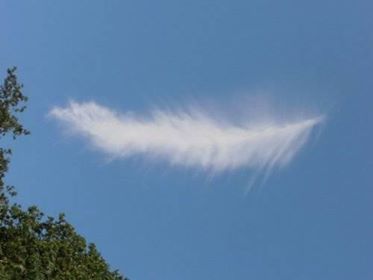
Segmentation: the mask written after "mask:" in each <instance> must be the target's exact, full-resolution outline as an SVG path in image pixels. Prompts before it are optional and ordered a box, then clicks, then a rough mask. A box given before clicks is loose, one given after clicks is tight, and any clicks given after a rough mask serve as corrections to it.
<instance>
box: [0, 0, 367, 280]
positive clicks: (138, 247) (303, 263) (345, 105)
mask: <svg viewBox="0 0 373 280" xmlns="http://www.w3.org/2000/svg"><path fill="white" fill-rule="evenodd" d="M372 8H373V4H372V2H371V1H363V0H358V1H331V0H326V1H325V0H324V1H318V0H316V1H273V0H266V1H238V0H237V1H227V0H217V1H204V0H198V1H197V0H189V1H163V0H161V1H141V0H137V1H119V0H116V1H115V0H112V1H71V0H66V1H60V2H58V3H57V2H52V1H31V0H28V1H5V0H0V10H1V12H2V16H1V17H0V34H1V38H2V39H1V44H0V62H1V68H2V70H1V71H3V75H5V69H6V67H9V66H12V65H16V66H18V69H19V70H18V73H19V77H20V79H21V80H22V82H23V83H24V85H25V88H24V92H25V94H26V95H28V96H29V97H30V100H29V104H28V105H29V108H28V110H27V112H26V113H24V115H23V117H22V119H23V121H24V123H25V125H26V126H27V127H28V128H29V129H30V130H31V131H32V135H30V136H28V137H25V138H24V139H19V140H18V141H17V142H16V143H15V145H14V157H13V162H12V166H11V172H10V174H9V177H8V180H9V181H10V183H12V184H15V185H16V187H17V189H18V192H19V197H18V199H19V201H20V202H22V203H23V204H26V205H30V204H37V205H39V206H40V207H41V208H42V209H43V210H44V212H46V213H48V214H53V215H56V214H57V213H59V212H65V213H66V214H67V217H68V218H69V220H70V221H71V222H72V223H73V224H74V225H75V226H76V228H77V230H78V231H79V232H80V233H82V234H83V235H84V236H85V237H86V238H87V239H88V240H89V241H92V242H95V243H96V244H97V246H98V247H99V249H100V251H101V252H102V254H103V256H104V257H105V258H106V259H107V260H108V262H109V263H110V264H111V265H112V267H113V268H118V269H120V270H121V271H122V272H124V273H125V274H126V275H128V276H129V277H130V278H131V279H133V280H135V279H136V280H137V279H138V280H145V279H165V280H168V279H170V280H174V279H179V280H182V279H191V278H193V279H237V280H238V279H255V280H265V279H269V280H272V279H276V280H280V279H294V280H295V279H296V280H308V279H312V280H313V279H318V280H323V279H328V280H331V279H338V280H340V279H363V280H365V279H372V277H373V270H372V266H371V263H372V259H373V239H372V236H373V220H372V215H371V213H372V211H373V206H372V205H373V204H372V199H373V189H372V179H373V175H372V168H373V161H372V158H373V153H372V152H373V149H372V143H373V130H372V120H373V111H372V104H373V95H372V91H373V79H372V73H373V71H372V70H373V47H372V46H373V35H372V32H371V30H372V26H373V18H372V16H371V11H372ZM70 100H74V102H75V104H76V105H77V106H78V107H79V108H80V109H84V108H86V107H84V106H85V105H87V104H95V105H96V106H98V108H104V109H105V110H107V112H113V114H114V116H116V117H118V118H119V119H120V121H122V123H121V125H120V126H119V127H116V126H114V128H115V131H116V133H118V135H116V134H115V135H114V136H113V135H112V134H111V133H110V132H109V133H108V132H107V131H104V132H102V131H101V130H100V131H99V133H98V132H97V130H87V129H85V127H84V128H82V127H81V126H79V124H80V122H79V121H76V118H75V119H74V118H71V116H72V115H71V111H69V108H70V107H69V106H70V105H69V101H70ZM87 102H92V103H87ZM190 108H192V111H193V110H196V108H197V109H198V110H196V111H197V113H198V114H199V113H201V114H202V115H204V116H205V117H206V118H207V120H209V121H211V122H212V123H213V125H209V126H207V127H208V129H212V130H213V131H219V133H218V135H224V137H225V136H230V135H231V132H232V131H233V130H232V129H235V128H237V127H240V128H242V127H244V128H245V129H247V130H248V133H251V132H252V131H257V130H255V129H257V128H259V130H260V129H261V128H262V127H261V126H260V125H262V124H263V123H265V125H266V127H267V128H268V127H269V129H270V131H278V130H276V129H277V128H283V127H284V126H286V125H289V124H299V122H302V121H306V120H310V119H315V118H318V117H320V116H324V120H323V121H322V122H317V124H316V123H315V124H313V125H312V127H308V128H309V130H307V131H304V130H302V131H300V130H294V134H292V135H296V137H295V138H289V137H288V134H286V133H285V136H286V137H282V136H281V137H280V136H279V134H276V133H274V135H275V136H276V137H274V138H273V137H271V136H268V135H267V136H265V137H264V136H263V137H264V138H263V139H265V141H264V143H267V145H264V146H262V143H263V141H262V140H260V141H259V140H258V141H253V142H252V143H254V144H253V145H251V144H250V143H251V142H250V143H249V144H248V143H246V142H243V143H241V142H240V145H241V144H242V145H241V146H240V147H242V150H239V151H240V155H241V154H242V157H243V159H242V161H240V162H238V163H237V162H236V161H232V158H233V159H235V157H232V156H231V155H234V152H237V150H234V152H232V153H231V152H228V154H227V157H223V160H222V161H219V160H221V157H219V158H218V157H217V156H216V155H215V154H212V155H210V154H203V153H202V154H201V153H200V152H199V151H200V150H201V151H206V149H205V148H206V147H210V146H211V145H215V144H211V143H212V142H211V143H210V142H207V144H206V142H203V141H202V142H201V141H199V140H198V141H197V140H196V141H194V140H195V139H194V138H193V139H192V138H190V137H189V136H188V137H181V136H180V135H191V134H192V135H195V136H196V139H202V140H203V139H207V138H206V137H207V136H206V135H207V134H205V132H206V131H210V130H204V129H199V130H195V126H193V124H195V123H198V124H200V123H199V118H198V117H196V115H195V113H191V112H190V111H189V110H190ZM56 109H59V110H60V111H58V112H65V113H67V115H66V114H65V115H64V116H67V117H65V118H61V117H60V118H58V117H56V114H54V116H53V114H52V115H51V112H53V110H56ZM61 110H62V111H61ZM63 110H65V111H63ZM66 110H67V111H66ZM154 110H161V112H163V113H165V112H168V113H169V115H167V118H166V119H167V121H168V122H169V123H173V124H174V123H176V127H177V129H176V130H172V129H171V130H169V127H167V129H166V130H162V129H161V130H159V131H158V129H159V128H160V127H163V126H160V125H159V122H157V120H156V118H155V117H154V116H153V115H152V113H151V112H154ZM83 111H84V110H83ZM54 112H56V111H54ZM84 112H87V111H84ZM114 112H118V113H114ZM129 112H131V113H129ZM193 112H194V111H193ZM253 112H254V113H253ZM80 113H81V111H79V114H80ZM96 113H97V110H96V111H95V110H93V111H89V114H92V115H94V118H96V115H95V114H96ZM128 114H130V116H131V118H130V120H131V121H132V122H129V121H128V120H126V118H125V117H124V116H128ZM198 114H197V115H198ZM60 116H61V115H60ZM79 116H81V115H79ZM84 116H86V115H84ZM180 116H182V117H181V122H182V123H184V121H185V120H188V121H187V126H186V127H187V129H185V130H182V131H183V133H185V134H180V133H179V132H180V129H179V127H178V126H177V124H178V121H177V120H180V119H177V117H180ZM72 119H74V120H75V122H74V121H72ZM258 119H260V120H261V121H258ZM98 120H99V123H98V124H97V123H93V124H92V123H88V127H89V128H92V127H96V126H95V125H96V124H97V126H98V127H101V126H102V122H104V123H105V121H107V119H105V118H101V117H100V118H99V119H98ZM175 120H176V121H175ZM264 120H265V121H264ZM190 121H191V123H190ZM243 121H244V122H245V121H247V122H248V123H249V125H248V126H247V127H246V126H244V124H245V125H246V123H244V124H243ZM143 122H145V123H146V124H148V125H149V126H150V127H151V128H152V129H153V130H152V131H155V132H154V133H153V136H154V137H155V136H157V137H158V136H160V135H162V137H163V136H164V135H166V136H169V137H166V136H165V137H164V138H162V139H163V140H159V141H160V142H157V145H155V144H154V143H155V142H154V141H153V139H154V137H152V135H150V134H146V135H145V136H143V137H140V136H141V135H143V134H141V133H140V132H138V131H140V130H139V129H138V130H134V131H135V132H133V135H135V136H134V138H131V139H127V138H123V137H124V136H123V135H128V127H131V128H133V127H135V128H139V125H140V124H143ZM237 123H239V124H237ZM209 124H211V123H210V122H209ZM110 125H111V123H110ZM71 128H73V130H71ZM308 128H307V129H308ZM271 129H272V130H271ZM273 129H275V130H273ZM141 131H142V130H141ZM145 131H148V130H145ZM165 131H167V132H170V131H171V132H170V134H166V133H165ZM245 131H246V130H245ZM245 131H244V132H245ZM292 131H293V130H292ZM240 133H241V132H240ZM304 133H306V134H307V133H309V134H307V137H306V138H304V137H305V134H304ZM92 135H96V136H97V135H98V136H97V137H96V136H95V137H93V136H92ZM175 135H176V136H178V137H179V138H180V137H181V138H183V139H182V140H183V141H185V143H184V144H185V145H187V146H188V145H190V143H194V144H196V146H197V147H198V149H200V150H198V151H197V152H196V151H195V150H194V149H193V147H194V146H193V145H192V148H191V149H189V150H186V152H185V150H183V149H182V148H180V147H181V146H178V145H176V146H175V145H174V146H172V145H171V144H170V143H171V142H169V140H170V139H171V140H172V139H174V138H173V136H175ZM208 135H209V136H210V134H208ZM214 135H215V134H214ZM271 135H272V134H271ZM281 135H282V134H281ZM109 136H110V137H111V136H113V137H112V138H110V137H109ZM204 137H205V138H204ZM224 137H223V138H221V137H217V138H214V137H212V138H211V139H212V140H211V141H216V140H217V139H225V138H224ZM297 137H298V138H297ZM299 137H300V138H302V137H303V138H302V139H305V140H306V141H303V142H304V143H303V142H302V141H298V140H299V139H300V138H299ZM155 138H156V137H155ZM107 139H109V140H110V139H112V141H108V142H107V143H106V142H105V141H106V140H107ZM118 139H119V140H118ZM121 139H122V140H123V139H124V140H123V141H127V142H128V143H130V146H131V147H132V148H131V149H129V148H128V146H123V141H122V140H121ZM143 139H147V140H146V141H145V142H144V143H143V145H142V146H137V144H136V143H138V140H143ZM209 139H210V138H209ZM229 139H230V138H229ZM260 139H262V138H260ZM294 139H295V140H294ZM296 139H298V140H296ZM104 140H105V141H104ZM171 140H170V141H171ZM103 141H104V142H103ZM131 141H132V142H131ZM193 141H194V142H193ZM289 141H290V142H289ZM127 142H126V143H127ZM102 143H106V144H107V145H106V144H105V145H103V144H102ZM113 143H119V144H118V145H116V146H115V148H113ZM134 143H135V144H134ZM172 143H173V142H172ZM178 143H179V142H178ZM203 143H204V144H203ZM213 143H215V142H213ZM219 143H220V142H219ZM224 143H225V142H224ZM286 143H290V144H291V145H290V146H286ZM276 145H279V146H278V147H279V148H278V149H279V150H281V151H283V149H282V148H284V149H285V151H287V152H285V153H284V154H281V156H280V157H279V159H283V160H284V164H281V163H282V162H283V161H281V160H278V161H274V162H275V164H274V166H271V168H270V176H269V177H268V178H267V179H266V180H264V179H263V178H262V177H265V174H263V173H265V172H264V171H266V170H264V171H263V168H261V167H262V165H261V164H260V163H263V162H265V163H268V162H273V159H275V158H276V157H275V155H278V151H279V150H274V152H273V153H272V154H271V153H270V154H269V155H266V156H264V152H265V151H267V148H271V147H274V146H276ZM170 147H173V148H172V149H170ZM188 147H190V146H188ZM214 147H215V148H216V150H217V151H218V152H219V153H218V154H219V155H220V154H221V151H226V150H227V146H225V144H216V146H214ZM276 147H277V146H276ZM289 147H290V148H289ZM294 147H298V148H297V149H295V150H294ZM139 151H140V152H139ZM228 151H233V150H230V149H228ZM241 151H242V153H241ZM248 151H256V152H257V153H258V154H257V156H255V157H253V156H251V155H252V153H249V152H248ZM292 153H294V157H291V160H288V161H286V160H285V159H286V156H285V155H289V154H292ZM202 155H204V157H202ZM190 157H191V158H190ZM206 158H207V159H206ZM258 158H259V159H258ZM176 159H178V160H176ZM216 162H219V164H216ZM202 163H203V164H205V165H203V164H202ZM234 164H236V165H238V168H233V170H231V168H226V166H232V165H234ZM236 165H234V166H236ZM206 166H207V167H206ZM216 166H218V167H221V166H223V167H224V168H222V170H220V169H219V168H218V170H216V168H215V169H214V167H216ZM265 166H267V167H268V165H265ZM264 169H268V168H264ZM258 174H259V175H258ZM255 176H257V177H259V179H258V180H257V181H256V182H255V184H254V186H253V187H252V189H251V191H249V192H247V188H248V185H249V184H250V182H251V179H252V178H253V177H255Z"/></svg>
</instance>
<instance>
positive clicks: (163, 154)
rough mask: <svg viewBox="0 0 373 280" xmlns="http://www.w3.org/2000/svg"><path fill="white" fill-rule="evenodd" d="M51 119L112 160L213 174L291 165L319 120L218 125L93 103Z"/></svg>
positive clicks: (205, 118)
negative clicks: (146, 161) (159, 162)
mask: <svg viewBox="0 0 373 280" xmlns="http://www.w3.org/2000/svg"><path fill="white" fill-rule="evenodd" d="M50 116H52V117H53V118H55V119H56V120H58V121H59V122H61V123H62V124H63V125H64V127H66V128H67V129H68V130H70V131H72V132H73V133H75V134H77V135H81V136H83V137H84V138H86V139H87V140H88V141H89V143H90V144H91V145H93V147H95V148H97V149H98V150H101V151H102V152H104V153H105V154H107V155H110V156H112V157H114V158H128V157H131V156H134V155H142V156H144V157H145V158H148V159H150V158H151V159H157V160H158V159H159V160H163V161H167V162H168V163H170V164H171V165H179V166H185V167H195V168H200V169H203V170H210V171H213V172H223V171H228V170H234V169H238V168H251V169H267V170H268V169H271V168H273V167H282V166H285V165H286V164H288V163H289V162H291V160H292V159H293V158H294V156H295V155H296V154H297V153H298V152H299V151H300V150H301V148H302V147H303V146H304V145H305V143H306V142H307V140H308V139H309V137H310V135H311V133H312V131H313V129H314V128H315V127H316V126H317V125H318V124H320V123H321V122H322V119H323V117H321V116H317V117H313V118H305V119H300V120H297V121H278V120H276V118H272V119H270V120H269V121H267V122H258V121H251V122H250V121H249V122H247V123H240V124H237V123H235V122H229V121H221V120H218V119H217V118H214V117H212V116H211V115H209V114H204V113H202V112H195V111H194V113H188V112H176V113H175V112H173V113H172V112H169V111H162V110H155V111H153V112H151V114H150V115H149V116H148V117H139V116H137V117H136V116H134V115H130V114H120V113H118V112H115V111H114V110H111V109H109V108H107V107H104V106H101V105H99V104H97V103H95V102H83V103H78V102H74V101H72V102H70V103H69V104H68V105H67V106H66V107H55V108H53V109H52V110H51V111H50Z"/></svg>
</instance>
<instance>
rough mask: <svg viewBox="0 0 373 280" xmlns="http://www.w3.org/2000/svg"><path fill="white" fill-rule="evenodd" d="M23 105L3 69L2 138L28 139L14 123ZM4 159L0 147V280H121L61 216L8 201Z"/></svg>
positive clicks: (11, 73)
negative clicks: (49, 215)
mask: <svg viewBox="0 0 373 280" xmlns="http://www.w3.org/2000/svg"><path fill="white" fill-rule="evenodd" d="M26 101H27V97H26V96H24V95H23V93H22V85H21V84H19V83H18V80H17V76H16V68H12V69H8V71H7V76H6V78H5V80H4V83H3V85H1V87H0V137H1V138H2V139H4V138H6V137H9V136H10V137H12V138H13V139H15V138H17V137H18V136H21V135H27V134H29V132H28V131H27V130H26V129H25V128H24V127H23V126H22V124H21V123H20V122H19V120H18V118H17V114H18V113H22V112H23V111H24V110H25V108H26V107H25V105H24V104H25V102H26ZM10 156H11V149H9V148H4V147H0V279H4V280H13V279H14V280H19V279H27V280H44V279H48V280H65V279H77V280H95V279H97V280H102V279H105V280H125V279H127V278H124V277H123V276H121V275H120V273H119V272H118V271H112V270H110V267H109V265H108V264H107V263H106V261H105V260H104V259H103V258H102V256H101V255H100V253H99V252H98V251H97V249H96V247H95V245H94V244H92V243H90V244H87V242H86V240H85V239H84V238H83V237H82V236H80V235H79V234H77V233H76V231H75V229H74V227H73V226H72V225H70V224H69V223H68V222H67V221H66V219H65V216H64V215H63V214H60V215H59V217H58V218H53V217H47V216H45V215H44V214H43V213H42V212H41V211H40V210H39V208H38V207H37V206H32V207H29V208H28V209H24V208H23V207H22V206H21V205H19V204H17V203H12V202H11V201H12V199H11V198H12V197H14V196H15V195H16V192H15V190H14V187H12V186H8V185H6V183H5V180H4V179H5V175H6V173H7V171H8V166H9V161H10ZM127 280H128V279H127Z"/></svg>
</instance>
